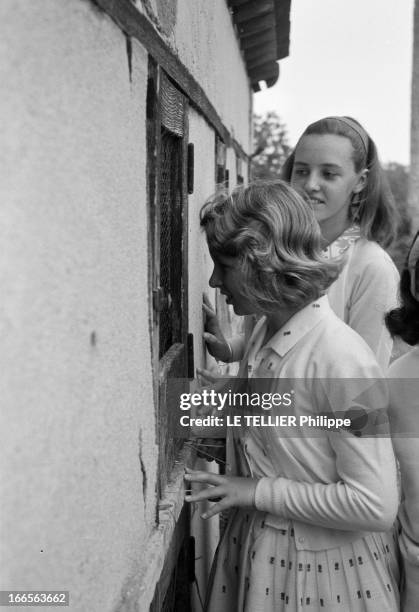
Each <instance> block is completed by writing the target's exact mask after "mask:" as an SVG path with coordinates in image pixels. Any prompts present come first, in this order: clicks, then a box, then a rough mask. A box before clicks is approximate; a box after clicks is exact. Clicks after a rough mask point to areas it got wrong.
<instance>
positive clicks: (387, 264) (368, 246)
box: [351, 238, 399, 277]
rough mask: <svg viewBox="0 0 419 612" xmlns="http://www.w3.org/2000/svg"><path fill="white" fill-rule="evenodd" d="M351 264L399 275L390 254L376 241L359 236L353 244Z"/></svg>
mask: <svg viewBox="0 0 419 612" xmlns="http://www.w3.org/2000/svg"><path fill="white" fill-rule="evenodd" d="M351 263H352V265H356V266H358V267H359V268H367V269H371V270H376V271H377V270H383V271H385V272H387V273H389V272H390V273H391V274H392V275H395V276H397V277H398V276H399V274H398V272H397V268H396V266H395V265H394V262H393V260H392V259H391V257H390V255H389V254H388V253H386V251H385V250H384V249H383V248H382V247H381V246H380V245H379V244H378V243H377V242H374V241H372V240H367V239H366V238H360V239H359V240H357V241H356V242H355V244H354V246H353V253H352V257H351Z"/></svg>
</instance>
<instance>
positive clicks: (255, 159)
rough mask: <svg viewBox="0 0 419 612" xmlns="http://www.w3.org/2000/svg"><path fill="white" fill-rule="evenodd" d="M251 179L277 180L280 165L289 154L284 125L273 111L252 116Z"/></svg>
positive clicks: (289, 148)
mask: <svg viewBox="0 0 419 612" xmlns="http://www.w3.org/2000/svg"><path fill="white" fill-rule="evenodd" d="M253 143H254V153H253V155H252V166H251V168H252V169H251V177H252V179H275V178H279V172H280V169H281V166H282V164H283V163H284V161H285V160H286V158H287V157H288V155H289V154H290V153H291V146H290V145H289V143H288V134H287V128H286V126H285V123H283V122H282V121H281V118H280V116H279V115H278V114H277V113H276V112H275V111H269V112H267V113H266V115H253Z"/></svg>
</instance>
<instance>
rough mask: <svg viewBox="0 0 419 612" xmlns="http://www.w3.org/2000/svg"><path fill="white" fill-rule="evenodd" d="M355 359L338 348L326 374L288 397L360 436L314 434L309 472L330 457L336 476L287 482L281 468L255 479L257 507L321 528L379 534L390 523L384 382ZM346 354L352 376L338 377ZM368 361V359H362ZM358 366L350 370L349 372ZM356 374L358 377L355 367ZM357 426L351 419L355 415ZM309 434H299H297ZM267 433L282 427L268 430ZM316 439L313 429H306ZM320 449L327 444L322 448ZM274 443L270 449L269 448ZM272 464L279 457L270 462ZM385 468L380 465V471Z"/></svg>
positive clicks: (392, 477)
mask: <svg viewBox="0 0 419 612" xmlns="http://www.w3.org/2000/svg"><path fill="white" fill-rule="evenodd" d="M362 348H363V346H362V345H361V346H360V349H361V350H360V353H359V355H358V357H359V359H360V363H359V367H358V364H356V366H355V367H354V362H353V353H352V351H351V352H349V353H348V354H347V355H346V352H345V351H344V350H342V351H340V353H339V357H340V359H337V360H336V366H335V367H334V368H333V364H332V365H331V368H332V369H331V370H330V378H328V379H313V381H312V385H310V386H308V387H307V388H305V389H304V393H303V389H302V390H301V392H300V393H299V395H298V396H296V400H297V399H298V402H299V405H300V406H301V407H302V408H303V407H304V405H307V406H308V407H310V411H311V412H312V414H318V413H321V412H323V413H324V412H325V410H326V412H327V413H330V416H341V417H345V418H351V419H353V420H352V426H353V427H354V429H356V430H358V429H360V433H361V434H362V437H357V436H356V435H354V434H353V433H351V428H349V430H348V431H344V430H342V431H337V432H336V431H335V432H327V431H325V432H324V437H322V438H319V443H320V440H321V442H322V446H323V448H324V453H325V454H323V457H324V458H322V459H318V458H316V456H315V455H314V456H313V463H312V464H311V472H312V473H315V472H316V461H324V460H325V459H326V460H327V461H330V462H333V463H334V466H333V471H334V472H335V474H336V476H335V477H334V478H333V482H329V483H325V482H324V481H323V482H307V480H309V478H306V479H305V478H304V477H302V478H299V479H298V480H297V479H293V478H292V473H289V474H288V473H287V472H286V471H285V472H284V471H283V470H281V472H282V474H283V476H281V477H270V478H262V479H261V480H260V481H259V483H258V485H257V489H256V496H255V503H256V507H257V508H258V509H259V510H262V511H266V512H269V513H272V514H276V515H278V516H281V517H283V518H290V519H295V520H300V521H302V522H305V523H311V524H314V525H320V526H323V527H329V528H335V529H344V530H361V531H383V530H386V529H388V528H389V527H390V526H391V524H392V522H393V521H394V518H395V515H396V512H397V502H398V499H397V486H396V466H395V459H394V453H393V448H392V444H391V440H390V438H389V436H388V417H387V406H388V392H387V385H386V381H385V380H384V379H380V378H372V379H370V378H368V379H365V378H363V377H364V376H371V377H377V376H379V369H378V367H377V365H376V363H374V362H373V360H372V359H371V358H369V353H367V355H366V356H367V359H364V361H362V357H361V355H362ZM351 355H352V368H351V370H349V371H352V373H353V378H348V379H342V378H340V379H339V378H338V374H339V370H340V368H342V367H343V368H344V367H345V357H349V356H351ZM368 359H369V362H370V363H368ZM347 365H348V366H349V365H351V364H350V363H349V362H348V364H347ZM357 370H358V372H357ZM362 371H364V373H363V374H362V378H361V372H362ZM359 415H364V417H363V418H361V419H357V420H358V421H361V422H362V421H363V422H364V424H363V425H361V427H359V425H358V424H355V423H356V422H357V421H356V420H355V419H356V417H358V416H359ZM304 433H305V435H308V436H310V432H307V431H305V432H304V431H301V432H300V434H299V435H300V436H301V435H304ZM268 435H271V436H272V437H273V442H274V444H275V437H276V436H278V437H279V438H280V437H281V435H282V432H274V431H272V433H270V430H269V431H268ZM312 435H315V436H316V437H317V436H319V435H320V432H319V431H317V432H316V433H314V434H312ZM328 446H329V447H330V448H329V450H328ZM274 448H275V447H272V450H273V452H274ZM276 461H280V459H276ZM383 466H385V469H383Z"/></svg>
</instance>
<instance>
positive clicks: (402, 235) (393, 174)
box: [384, 162, 412, 270]
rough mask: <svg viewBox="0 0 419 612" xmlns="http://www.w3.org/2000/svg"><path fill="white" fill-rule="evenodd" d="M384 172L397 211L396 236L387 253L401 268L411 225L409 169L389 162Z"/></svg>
mask: <svg viewBox="0 0 419 612" xmlns="http://www.w3.org/2000/svg"><path fill="white" fill-rule="evenodd" d="M384 172H385V174H386V177H387V180H388V182H389V184H390V189H391V191H392V193H393V196H394V199H395V201H396V208H397V211H398V213H399V224H398V229H397V238H396V240H395V242H394V243H393V244H392V245H391V247H390V248H389V253H390V255H391V257H392V258H393V259H394V262H395V264H396V266H397V268H398V269H399V270H402V268H403V266H404V261H405V259H406V253H407V250H408V244H409V242H410V233H411V225H412V220H411V217H410V213H409V209H408V204H407V194H408V183H409V170H408V168H407V167H406V166H404V165H403V164H399V163H397V162H389V163H388V164H386V165H385V166H384Z"/></svg>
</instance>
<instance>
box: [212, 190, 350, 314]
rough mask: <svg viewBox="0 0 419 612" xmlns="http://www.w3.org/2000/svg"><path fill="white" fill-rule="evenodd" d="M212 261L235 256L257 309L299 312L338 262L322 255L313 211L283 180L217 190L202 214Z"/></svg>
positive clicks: (330, 279)
mask: <svg viewBox="0 0 419 612" xmlns="http://www.w3.org/2000/svg"><path fill="white" fill-rule="evenodd" d="M200 222H201V227H202V228H203V229H204V231H205V234H206V238H207V242H208V247H209V249H210V251H211V255H212V256H213V257H215V258H216V257H217V256H219V255H221V256H223V255H224V256H228V257H237V258H239V261H240V265H241V267H242V270H243V272H244V274H245V278H246V280H247V283H246V287H245V289H244V291H245V292H246V297H247V298H248V299H249V300H250V301H251V302H253V303H254V304H255V307H256V310H255V311H263V312H266V313H269V312H276V311H278V309H280V308H281V307H285V308H302V307H303V306H304V305H306V304H308V303H310V302H312V301H313V300H315V299H317V298H318V297H320V296H321V295H322V294H323V293H324V292H325V291H326V289H327V288H328V287H329V285H330V284H331V283H332V282H333V281H334V280H335V279H336V278H337V276H338V274H339V272H340V269H341V263H340V261H336V260H326V259H325V258H324V257H323V256H322V253H321V233H320V228H319V226H318V223H317V221H316V219H315V217H314V214H313V212H312V210H311V208H310V207H309V206H308V205H307V204H306V202H304V200H303V199H302V198H301V197H300V196H299V195H298V194H297V192H296V191H294V189H292V187H290V185H288V184H287V183H285V182H284V181H282V180H276V181H255V182H253V183H250V184H249V185H248V186H247V187H244V186H239V187H237V188H236V189H234V190H233V192H232V193H231V194H229V193H228V192H227V191H226V190H225V189H223V188H222V189H220V190H218V191H217V192H216V193H215V194H214V195H213V196H212V197H210V198H209V199H208V200H207V201H206V203H205V204H204V206H203V207H202V209H201V212H200Z"/></svg>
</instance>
